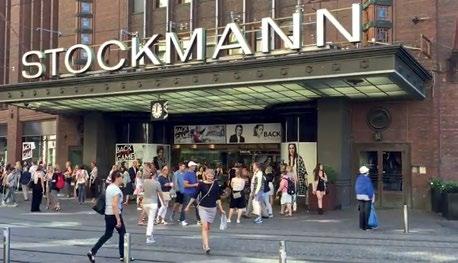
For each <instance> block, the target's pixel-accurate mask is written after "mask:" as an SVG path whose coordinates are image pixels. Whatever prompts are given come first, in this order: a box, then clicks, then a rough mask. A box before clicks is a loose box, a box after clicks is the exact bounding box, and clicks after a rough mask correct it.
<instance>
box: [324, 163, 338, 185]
mask: <svg viewBox="0 0 458 263" xmlns="http://www.w3.org/2000/svg"><path fill="white" fill-rule="evenodd" d="M323 168H324V172H325V173H326V175H327V176H328V182H329V183H331V184H333V183H335V182H336V180H337V172H336V170H334V168H332V167H331V166H327V165H325V166H324V167H323Z"/></svg>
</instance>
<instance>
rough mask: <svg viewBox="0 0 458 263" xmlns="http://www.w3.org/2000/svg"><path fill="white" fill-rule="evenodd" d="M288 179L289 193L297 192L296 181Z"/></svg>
mask: <svg viewBox="0 0 458 263" xmlns="http://www.w3.org/2000/svg"><path fill="white" fill-rule="evenodd" d="M286 180H288V190H287V192H288V194H289V195H294V194H296V186H295V185H294V182H293V181H291V179H286Z"/></svg>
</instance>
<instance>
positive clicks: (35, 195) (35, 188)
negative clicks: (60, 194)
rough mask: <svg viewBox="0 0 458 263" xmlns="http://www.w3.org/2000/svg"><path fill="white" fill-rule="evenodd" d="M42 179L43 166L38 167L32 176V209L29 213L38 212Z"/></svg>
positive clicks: (42, 185) (42, 186) (42, 187)
mask: <svg viewBox="0 0 458 263" xmlns="http://www.w3.org/2000/svg"><path fill="white" fill-rule="evenodd" d="M44 177H45V174H44V172H43V166H41V165H38V167H37V169H36V171H35V172H34V173H33V175H32V180H33V184H32V208H31V210H30V211H31V212H40V204H41V200H42V199H43V189H44Z"/></svg>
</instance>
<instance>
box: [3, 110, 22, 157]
mask: <svg viewBox="0 0 458 263" xmlns="http://www.w3.org/2000/svg"><path fill="white" fill-rule="evenodd" d="M7 125H8V127H7V138H6V140H7V141H6V143H7V154H8V158H7V161H8V163H10V164H12V165H14V164H15V163H16V162H17V161H21V160H22V124H21V121H20V119H19V108H18V107H16V106H8V122H7Z"/></svg>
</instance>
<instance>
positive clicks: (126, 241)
mask: <svg viewBox="0 0 458 263" xmlns="http://www.w3.org/2000/svg"><path fill="white" fill-rule="evenodd" d="M124 263H130V234H129V233H126V234H125V235H124Z"/></svg>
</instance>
